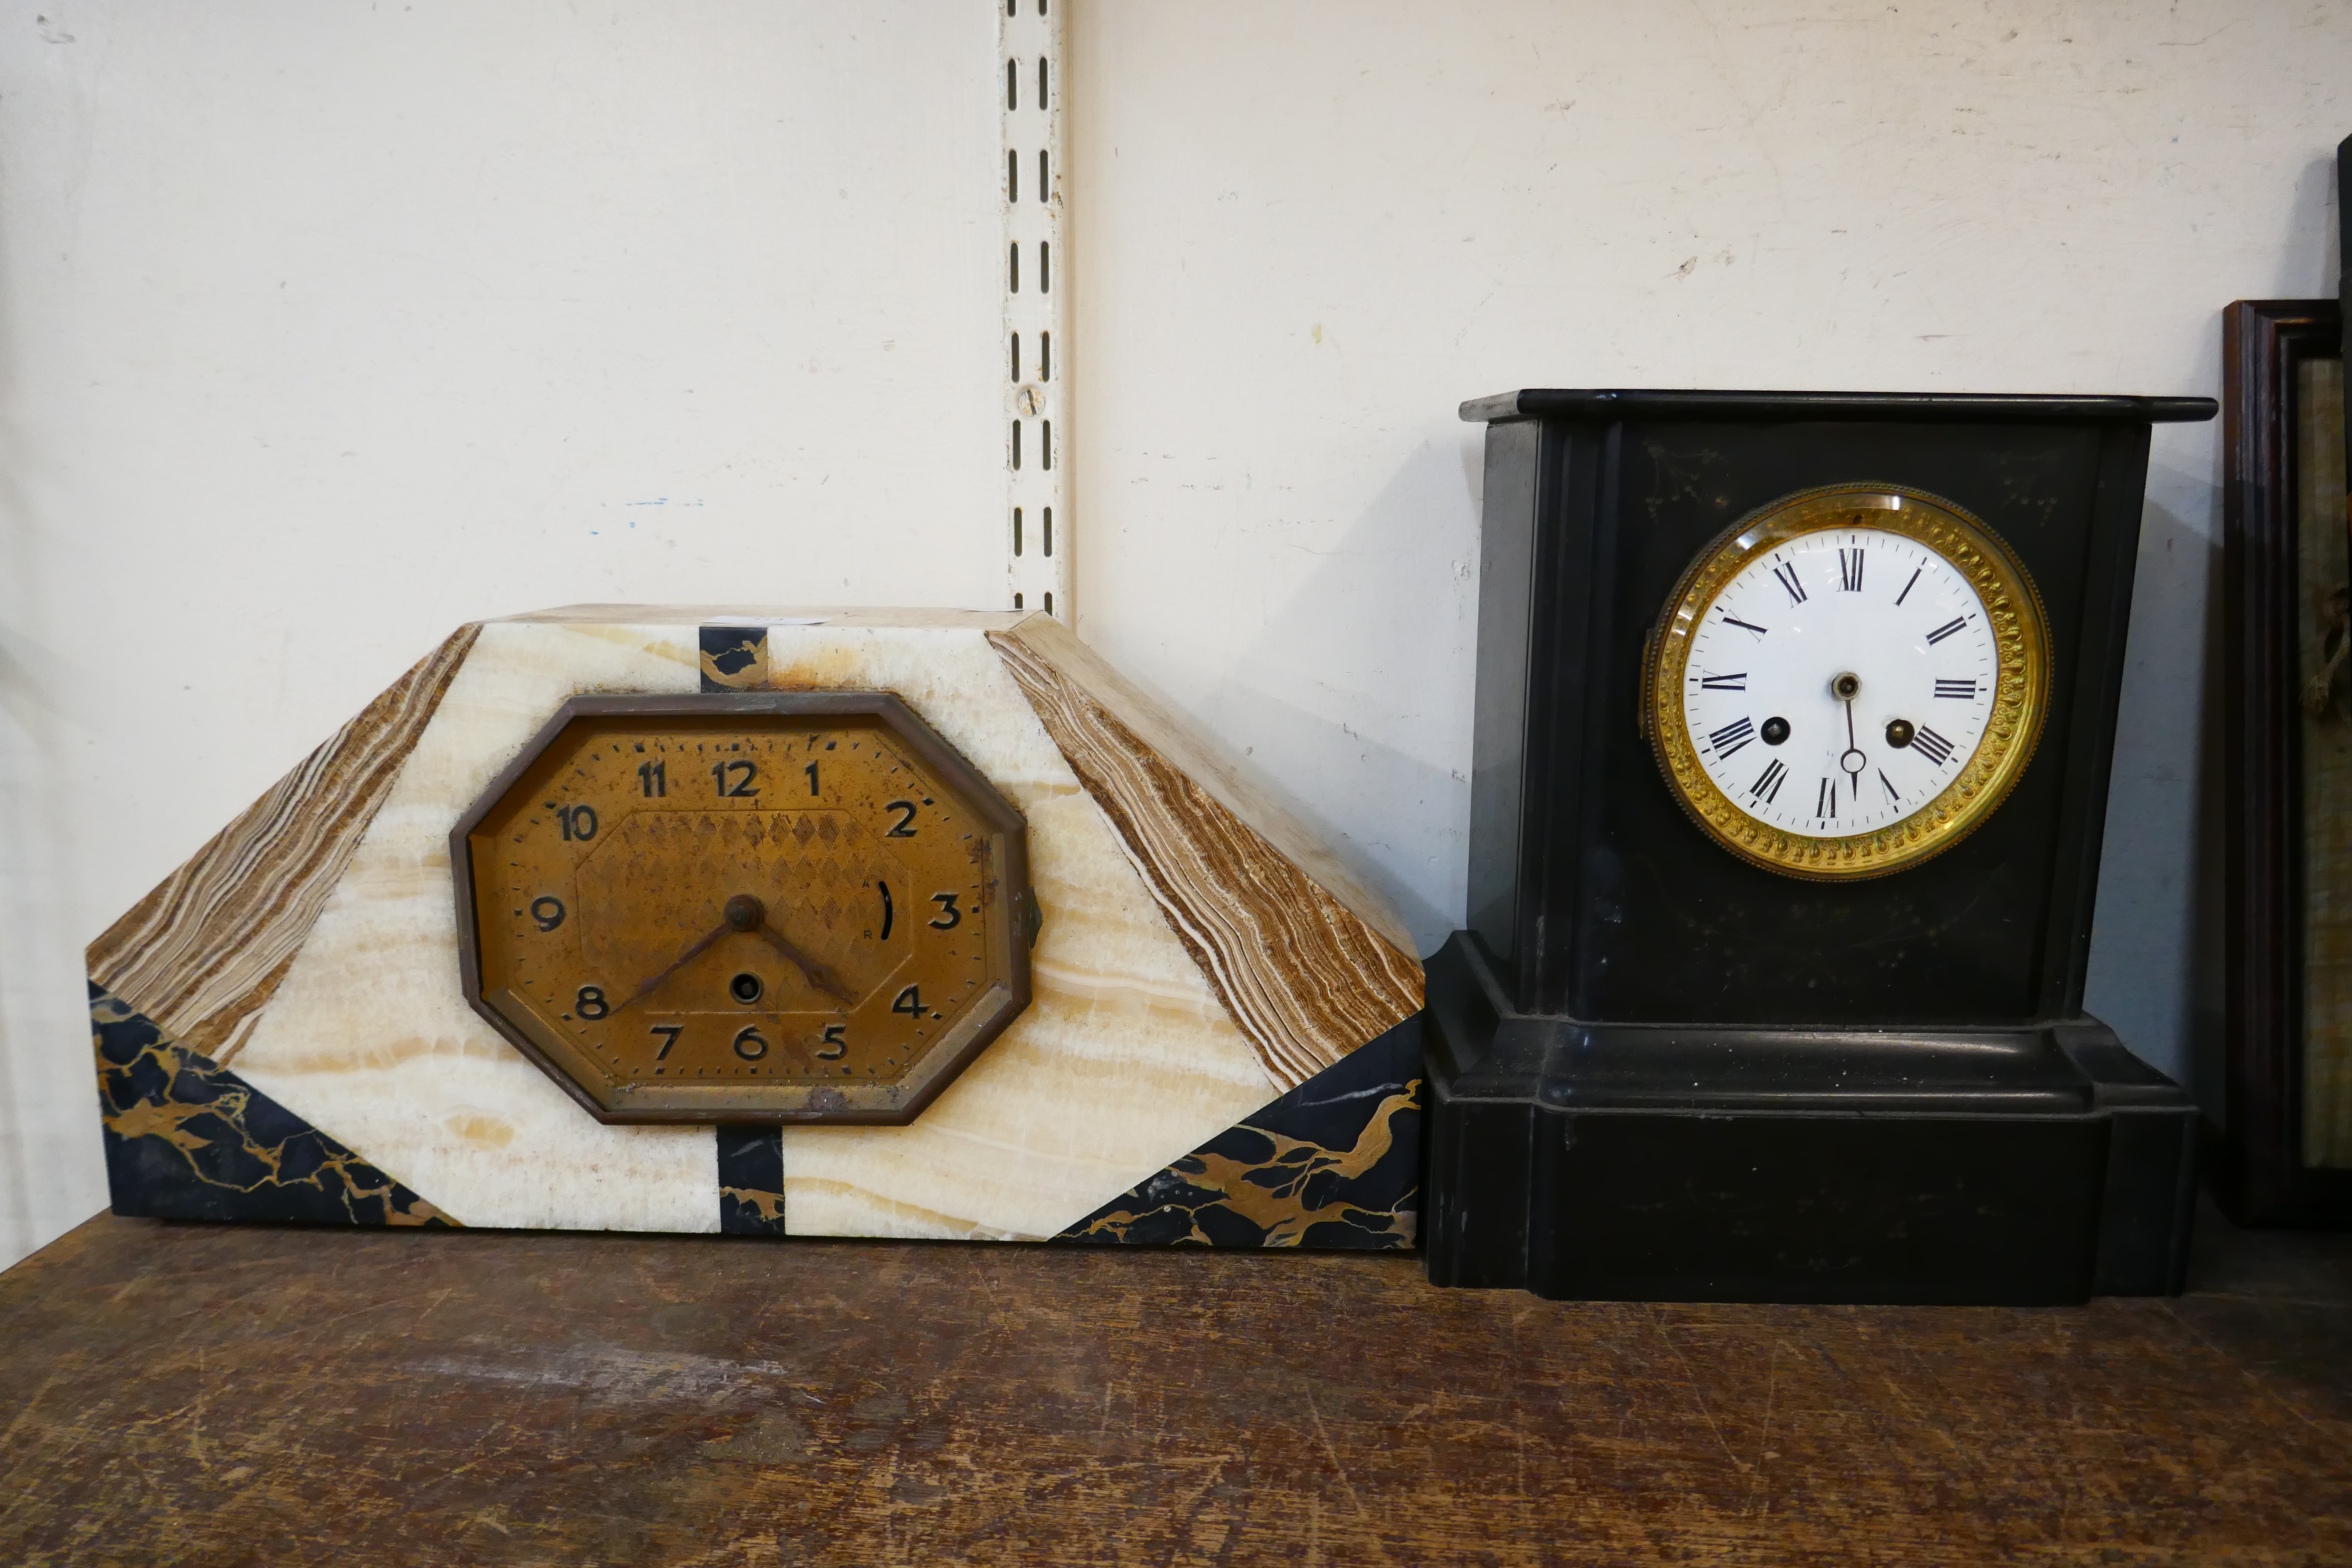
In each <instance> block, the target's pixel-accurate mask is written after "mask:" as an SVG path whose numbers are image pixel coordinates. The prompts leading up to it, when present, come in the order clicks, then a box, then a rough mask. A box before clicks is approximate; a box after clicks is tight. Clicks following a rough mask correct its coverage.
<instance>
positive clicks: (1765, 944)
mask: <svg viewBox="0 0 2352 1568" xmlns="http://www.w3.org/2000/svg"><path fill="white" fill-rule="evenodd" d="M2215 408H2216V405H2214V404H2213V403H2212V402H2211V401H2210V400H2208V399H2202V398H2136V397H2022V396H1939V395H1898V394H1822V393H1815V394H1770V393H1738V392H1696V393H1674V392H1608V391H1525V392H1519V393H1515V394H1506V395H1501V396H1497V397H1490V398H1484V399H1479V400H1476V401H1474V402H1470V403H1466V404H1465V405H1463V407H1462V416H1463V417H1464V418H1465V420H1471V421H1484V422H1486V425H1487V432H1486V488H1485V502H1484V538H1483V542H1482V546H1481V561H1480V571H1481V575H1480V590H1479V592H1480V604H1479V634H1478V635H1479V645H1478V666H1477V668H1478V676H1477V679H1478V686H1477V697H1476V710H1475V742H1474V763H1475V773H1474V778H1473V783H1472V806H1471V847H1470V867H1469V897H1468V906H1469V924H1470V929H1469V930H1468V931H1462V932H1457V933H1456V934H1455V935H1454V937H1453V938H1452V939H1451V940H1449V942H1447V943H1446V945H1445V947H1444V949H1443V950H1442V951H1441V952H1439V954H1438V955H1437V956H1436V957H1435V958H1433V959H1432V960H1431V962H1430V966H1429V988H1430V1009H1429V1014H1428V1024H1429V1050H1430V1071H1431V1096H1432V1098H1431V1140H1432V1142H1431V1165H1430V1175H1429V1182H1430V1194H1429V1217H1428V1225H1427V1228H1426V1232H1425V1237H1426V1247H1427V1249H1428V1251H1427V1264H1428V1270H1429V1275H1430V1278H1431V1279H1433V1281H1435V1282H1437V1283H1440V1284H1446V1285H1465V1286H1521V1287H1525V1288H1528V1289H1533V1290H1536V1291H1538V1292H1539V1293H1541V1294H1544V1295H1547V1296H1552V1297H1559V1298H1591V1299H1668V1300H1792V1301H1795V1300H1818V1301H1888V1302H1897V1301H1922V1302H1925V1301H1950V1302H1961V1301H1982V1302H2010V1303H2031V1302H2058V1301H2073V1300H2084V1299H2085V1298H2086V1297H2088V1296H2089V1295H2091V1294H2093V1293H2094V1292H2097V1293H2111V1294H2112V1293H2161V1292H2168V1291H2173V1290H2177V1289H2179V1284H2180V1279H2181V1274H2182V1270H2183V1268H2184V1267H2185V1262H2186V1253H2187V1243H2188V1235H2189V1215H2190V1212H2191V1210H2190V1205H2191V1196H2192V1190H2193V1186H2192V1184H2193V1151H2194V1144H2195V1136H2196V1113H2195V1109H2194V1107H2193V1106H2192V1105H2191V1104H2190V1103H2189V1099H2188V1097H2187V1095H2186V1094H2185V1093H2184V1092H2183V1091H2182V1090H2181V1089H2179V1086H2177V1085H2175V1084H2173V1083H2172V1082H2171V1081H2170V1080H2169V1079H2166V1078H2165V1077H2164V1076H2163V1075H2161V1074H2159V1073H2158V1072H2156V1071H2155V1070H2154V1069H2152V1068H2148V1067H2147V1066H2146V1065H2145V1064H2143V1063H2141V1062H2140V1061H2139V1060H2138V1059H2137V1058H2135V1057H2133V1056H2132V1055H2131V1054H2130V1052H2129V1051H2128V1050H2127V1049H2126V1047H2125V1046H2124V1044H2123V1043H2122V1042H2121V1041H2120V1040H2118V1039H2117V1038H2116V1035H2115V1033H2114V1031H2113V1030H2111V1029H2109V1028H2108V1027H2107V1026H2105V1024H2102V1023H2101V1022H2099V1021H2098V1020H2097V1019H2095V1018H2093V1017H2091V1016H2088V1015H2086V1014H2085V1013H2084V1010H2083V991H2084V972H2085V968H2086V964H2087V960H2088V956H2089V943H2090V931H2091V914H2092V903H2093V899H2094V896H2095V890H2096V884H2097V877H2098V865H2099V852H2100V837H2101V830H2102V826H2103V823H2104V817H2105V805H2106V795H2107V775H2108V764H2109V761H2110V758H2111V755H2112V752H2113V746H2114V738H2115V722H2116V696H2117V691H2118V689H2119V687H2120V685H2121V680H2122V674H2123V660H2124V647H2125V636H2126V629H2127V626H2128V621H2129V615H2130V606H2131V593H2132V575H2133V569H2134V564H2135V555H2136V551H2137V541H2138V535H2139V523H2140V511H2141V506H2142V499H2143V487H2144V484H2145V480H2146V476H2147V450H2148V432H2149V426H2150V425H2151V424H2152V423H2153V422H2156V421H2159V420H2165V421H2172V420H2199V419H2206V418H2210V417H2211V416H2212V415H2213V413H2214V412H2215ZM1847 483H1853V484H1873V483H1879V484H1895V485H1901V486H1906V487H1908V488H1911V489H1920V490H1925V491H1927V492H1929V493H1931V494H1934V495H1937V496H1941V497H1944V498H1947V499H1948V500H1952V501H1954V502H1956V503H1958V505H1959V506H1960V507H1962V508H1963V509H1965V510H1968V511H1969V512H1970V513H1972V514H1974V515H1975V516H1976V517H1978V518H1980V519H1982V520H1983V521H1985V522H1986V523H1987V524H1989V525H1990V527H1991V528H1992V529H1993V530H1994V531H1995V532H1997V533H1999V534H2000V536H2001V538H2002V539H2004V540H2005V541H2006V542H2008V543H2009V545H2010V547H2011V550H2013V551H2014V552H2016V554H2017V555H2018V557H2019V558H2020V559H2021V561H2022V563H2024V565H2025V567H2026V569H2027V571H2028V572H2029V573H2030V574H2032V578H2033V581H2034V584H2035V585H2036V586H2037V588H2038V589H2039V591H2040V593H2041V595H2042V601H2043V604H2044V606H2045V608H2046V610H2047V612H2048V616H2049V621H2050V632H2051V653H2052V662H2053V684H2052V689H2051V693H2050V698H2051V706H2050V712H2049V717H2048V720H2047V722H2046V726H2045V728H2044V730H2043V731H2042V741H2041V744H2040V747H2039V749H2038V751H2037V752H2036V755H2035V757H2034V759H2033V761H2032V763H2031V764H2030V765H2029V766H2028V768H2027V769H2026V772H2025V773H2024V775H2023V776H2022V777H2021V779H2020V781H2019V783H2018V784H2017V787H2016V790H2015V792H2014V794H2013V795H2011V798H2010V799H2009V800H2008V802H2007V803H2006V804H2005V805H2003V806H2002V807H2001V809H2000V810H1999V811H1997V812H1996V813H1994V814H1993V815H1992V816H1990V818H1989V819H1987V820H1986V821H1985V822H1984V823H1983V824H1982V825H1981V826H1979V827H1978V828H1977V829H1976V831H1975V832H1974V833H1973V834H1972V835H1970V836H1969V837H1968V838H1967V839H1965V840H1963V841H1962V842H1961V843H1959V844H1958V845H1957V846H1955V847H1953V848H1951V849H1949V850H1948V851H1946V852H1945V853H1943V854H1942V855H1940V856H1938V857H1937V858H1934V859H1932V860H1929V861H1927V862H1926V863H1925V864H1923V865H1920V866H1917V867H1916V868H1911V869H1908V870H1906V871H1903V872H1901V873H1898V874H1895V875H1892V876H1888V877H1885V878H1881V879H1874V880H1869V881H1862V882H1856V883H1845V884H1835V883H1824V882H1814V881H1800V880H1796V879H1790V878H1788V877H1783V876H1778V875H1775V874H1773V873H1771V872H1769V871H1767V870H1764V869H1761V868H1757V867H1754V866H1750V865H1748V864H1746V863H1744V862H1742V861H1740V860H1739V859H1737V858H1734V857H1733V856H1731V855H1729V854H1727V853H1726V852H1725V851H1724V850H1723V849H1722V848H1721V847H1718V846H1717V845H1715V844H1714V843H1712V842H1710V841H1709V840H1708V839H1707V838H1706V837H1704V836H1703V835H1702V834H1701V833H1700V832H1699V831H1698V829H1697V828H1696V827H1695V826H1692V824H1691V823H1690V822H1689V821H1688V820H1687V818H1686V817H1685V815H1684V814H1683V812H1682V810H1681V809H1680V807H1679V806H1678V805H1676V804H1675V800H1674V798H1673V795H1672V794H1671V792H1670V791H1669V790H1668V788H1667V787H1666V785H1665V784H1664V781H1663V780H1662V779H1661V778H1660V776H1659V774H1658V769H1657V764H1656V762H1655V760H1654V757H1653V755H1652V753H1651V748H1650V745H1649V743H1648V742H1647V741H1646V740H1645V739H1643V735H1642V733H1641V731H1640V727H1639V721H1638V713H1637V706H1638V703H1639V700H1640V696H1641V687H1642V681H1641V673H1642V657H1643V644H1644V641H1645V638H1646V637H1647V636H1648V634H1649V631H1650V628H1651V625H1652V623H1653V621H1654V618H1655V617H1656V616H1658V614H1659V613H1660V612H1661V610H1662V608H1663V607H1664V605H1665V603H1666V599H1667V596H1668V594H1669V591H1670V590H1671V589H1672V587H1673V586H1674V584H1675V581H1676V580H1677V578H1678V577H1679V576H1680V574H1682V572H1683V571H1684V569H1685V567H1686V566H1687V565H1688V563H1690V561H1691V560H1692V559H1693V557H1694V556H1695V555H1696V553H1697V552H1699V551H1700V550H1702V549H1703V548H1704V547H1706V545H1707V544H1708V542H1710V541H1712V540H1714V539H1715V538H1716V537H1717V535H1719V534H1720V533H1721V532H1722V531H1723V530H1724V529H1725V528H1726V527H1727V526H1728V525H1729V524H1730V523H1732V522H1733V521H1736V520H1737V519H1738V518H1739V517H1741V516H1743V515H1744V514H1746V513H1748V511H1750V510H1754V509H1756V508H1757V507H1759V506H1761V505H1763V504H1765V503H1767V502H1769V501H1772V500H1778V499H1779V498H1781V497H1783V496H1787V495H1789V494H1791V493H1793V492H1796V491H1799V490H1804V489H1814V488H1817V487H1821V486H1825V485H1833V484H1847Z"/></svg>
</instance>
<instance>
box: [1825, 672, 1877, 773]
mask: <svg viewBox="0 0 2352 1568" xmlns="http://www.w3.org/2000/svg"><path fill="white" fill-rule="evenodd" d="M1861 690H1862V678H1861V677H1860V676H1858V675H1853V674H1845V675H1840V676H1836V677H1834V678H1833V679H1832V680H1831V681H1830V695H1831V696H1832V697H1834V698H1836V699H1837V700H1839V701H1840V702H1843V703H1844V704H1845V750H1844V752H1842V753H1841V754H1840V755H1839V757H1838V766H1839V767H1840V768H1842V769H1843V770H1844V772H1845V776H1846V777H1847V778H1848V779H1850V780H1852V781H1853V789H1854V790H1855V791H1856V792H1859V791H1860V790H1861V788H1862V770H1863V769H1864V768H1865V767H1867V766H1868V765H1869V764H1870V759H1869V757H1867V756H1865V755H1864V753H1863V750H1862V746H1861V744H1860V743H1859V742H1856V741H1855V740H1854V738H1853V700H1854V697H1855V695H1856V694H1857V693H1859V692H1860V691H1861Z"/></svg>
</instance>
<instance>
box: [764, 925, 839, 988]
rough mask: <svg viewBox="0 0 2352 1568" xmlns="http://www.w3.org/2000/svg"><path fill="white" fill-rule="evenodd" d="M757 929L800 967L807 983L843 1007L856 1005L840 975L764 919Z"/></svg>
mask: <svg viewBox="0 0 2352 1568" xmlns="http://www.w3.org/2000/svg"><path fill="white" fill-rule="evenodd" d="M758 930H759V932H760V934H761V936H763V937H766V938H767V939H768V943H769V945H770V946H772V947H773V948H774V949H775V950H776V951H777V952H781V953H782V954H783V955H784V956H785V957H786V958H789V959H791V960H792V961H793V963H795V964H797V965H798V966H799V967H800V972H801V973H803V975H806V976H807V977H808V983H809V984H812V985H814V986H815V987H816V988H817V989H818V990H820V991H822V992H824V994H826V995H828V996H831V997H834V998H835V999H836V1000H838V1001H839V1002H840V1003H841V1005H843V1006H845V1007H855V1006H856V1005H857V995H856V993H855V992H853V991H851V990H850V989H849V987H848V986H846V985H844V984H842V983H841V976H839V975H838V974H835V973H834V972H833V971H832V970H830V969H828V968H826V967H825V966H824V964H822V963H818V962H817V961H816V960H815V959H814V958H811V957H810V956H809V955H808V954H806V953H804V952H802V951H801V950H800V949H799V948H797V947H794V946H793V944H792V942H791V941H790V940H789V939H788V938H786V937H785V935H784V933H783V932H782V931H778V930H777V929H776V928H775V927H774V926H772V925H771V924H769V923H768V922H767V921H764V920H763V921H761V922H760V924H759V927H758Z"/></svg>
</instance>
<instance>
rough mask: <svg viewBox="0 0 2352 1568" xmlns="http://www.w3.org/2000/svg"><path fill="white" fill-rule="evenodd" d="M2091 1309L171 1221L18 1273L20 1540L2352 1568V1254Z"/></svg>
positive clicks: (719, 1554)
mask: <svg viewBox="0 0 2352 1568" xmlns="http://www.w3.org/2000/svg"><path fill="white" fill-rule="evenodd" d="M2202 1247H2203V1251H2202V1253H2201V1255H2200V1259H2199V1264H2198V1268H2197V1270H2196V1274H2195V1280H2196V1286H2195V1289H2193V1290H2192V1292H2191V1293H2190V1294H2189V1296H2187V1297H2185V1298H2183V1299H2181V1300H2172V1301H2165V1300H2104V1301H2098V1302H2095V1303H2093V1304H2092V1305H2091V1306H2089V1307H2087V1308H2084V1309H2080V1310H2038V1311H2019V1310H1999V1309H1977V1308H1971V1309H1961V1310H1923V1309H1899V1310H1861V1309H1848V1308H1818V1307H1815V1308H1770V1307H1697V1306H1681V1307H1675V1306H1660V1307H1649V1306H1626V1305H1608V1306H1587V1305H1574V1304H1560V1303H1553V1302H1545V1301H1539V1300H1535V1299H1533V1298H1530V1297H1528V1296H1523V1295H1519V1294H1517V1293H1513V1292H1495V1293H1481V1292H1472V1291H1440V1290H1433V1289H1430V1288H1429V1287H1428V1286H1426V1285H1425V1284H1423V1281H1422V1279H1421V1275H1420V1269H1419V1266H1418V1260H1417V1259H1416V1258H1410V1257H1387V1256H1378V1255H1361V1256H1339V1255H1332V1254H1304V1255H1302V1254H1288V1255H1279V1256H1277V1255H1265V1254H1258V1255H1244V1254H1210V1253H1205V1252H1178V1251H1170V1252H1151V1253H1119V1254H1115V1255H1114V1254H1106V1253H1103V1252H1097V1251H1095V1250H1093V1249H1088V1248H1070V1249H1062V1248H1045V1247H971V1246H955V1247H950V1246H932V1245H924V1244H895V1245H894V1244H887V1243H875V1242H808V1241H801V1242H776V1241H767V1240H762V1239H754V1238H732V1239H730V1238H722V1237H586V1236H578V1235H557V1234H511V1233H509V1234H492V1233H456V1234H440V1235H435V1234H427V1233H421V1232H415V1231H409V1232H351V1233H341V1232H324V1231H299V1230H288V1229H263V1228H253V1227H234V1228H232V1227H205V1226H167V1225H161V1224H157V1223H154V1222H151V1221H142V1220H118V1219H114V1218H112V1217H110V1216H105V1215H101V1216H100V1217H99V1218H97V1219H94V1220H92V1221H90V1222H89V1224H88V1225H86V1226H82V1227H81V1228H80V1229H79V1230H77V1231H75V1232H74V1233H72V1234H71V1235H69V1236H68V1237H65V1238H64V1239H62V1240H60V1241H59V1242H58V1243H57V1244H56V1245H54V1246H52V1247H49V1248H48V1249H47V1250H46V1251H44V1252H42V1253H40V1254H38V1255H37V1256H36V1257H35V1258H30V1259H28V1260H26V1262H24V1263H22V1264H20V1265H18V1266H17V1267H16V1268H14V1269H13V1270H11V1271H9V1272H8V1273H7V1274H6V1275H5V1276H0V1342H5V1344H6V1345H7V1347H8V1352H7V1354H6V1356H5V1358H0V1390H5V1427H0V1469H5V1478H0V1510H5V1511H0V1560H5V1561H6V1562H9V1563H123V1564H134V1563H135V1564H155V1563H271V1564H279V1563H310V1562H322V1561H330V1560H331V1561H336V1562H345V1563H368V1564H383V1563H494V1564H504V1563H630V1564H640V1563H697V1564H711V1565H722V1564H723V1565H734V1564H781V1563H796V1564H797V1563H828V1564H830V1563H841V1564H852V1563H856V1564H866V1563H926V1564H929V1563H1020V1564H1037V1563H1044V1564H1059V1563H1153V1564H1168V1563H1273V1562H1280V1563H1287V1564H1311V1563H1415V1564H1418V1563H1451V1562H1476V1563H1496V1564H1521V1563H1528V1564H1533V1563H1578V1562H1664V1561H1673V1562H1676V1563H1782V1562H1798V1561H1801V1562H1807V1563H1861V1562H1874V1563H1904V1564H1941V1563H1987V1562H1993V1561H2011V1560H2016V1559H2030V1560H2032V1561H2036V1562H2065V1563H2073V1562H2082V1563H2132V1564H2144V1563H2339V1562H2344V1561H2347V1560H2352V1358H2347V1356H2346V1355H2345V1354H2344V1353H2343V1348H2342V1347H2343V1346H2344V1345H2345V1344H2346V1343H2347V1342H2352V1237H2297V1236H2292V1235H2271V1236H2251V1235H2243V1234H2238V1233H2229V1232H2226V1231H2225V1230H2224V1229H2223V1227H2222V1226H2221V1224H2220V1222H2219V1221H2218V1220H2215V1219H2213V1218H2212V1217H2211V1216H2210V1215H2208V1222H2207V1237H2206V1240H2205V1242H2204V1243H2203V1244H2202Z"/></svg>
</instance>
